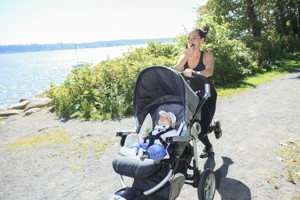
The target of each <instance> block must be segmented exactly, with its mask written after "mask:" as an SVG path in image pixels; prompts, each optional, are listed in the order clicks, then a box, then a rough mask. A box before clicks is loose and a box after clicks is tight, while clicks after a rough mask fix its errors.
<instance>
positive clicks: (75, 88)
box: [45, 42, 178, 120]
mask: <svg viewBox="0 0 300 200" xmlns="http://www.w3.org/2000/svg"><path fill="white" fill-rule="evenodd" d="M177 54H178V51H177V50H176V48H175V46H174V45H172V44H161V43H153V42H149V43H148V46H147V47H146V48H137V49H131V50H129V51H128V52H127V53H124V54H123V57H119V58H116V59H113V60H112V59H107V60H105V61H103V62H101V63H99V64H98V65H96V66H94V67H92V66H90V65H88V64H86V65H85V66H84V67H82V68H75V69H73V70H72V71H71V73H70V74H69V75H68V76H67V78H66V80H65V81H64V82H63V83H62V84H61V85H58V86H55V85H53V84H52V85H51V87H50V89H48V90H47V91H46V92H45V93H46V94H47V95H48V96H49V97H51V98H53V99H54V106H55V110H56V113H57V114H58V115H60V116H62V117H71V118H79V119H88V120H97V119H107V118H113V117H121V116H124V115H130V114H132V113H133V106H132V101H133V92H134V87H135V81H136V79H137V77H138V75H139V73H140V72H141V70H143V69H144V68H146V67H149V66H154V65H159V66H173V65H174V64H175V63H174V61H175V58H174V57H175V56H177Z"/></svg>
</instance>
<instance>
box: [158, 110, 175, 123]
mask: <svg viewBox="0 0 300 200" xmlns="http://www.w3.org/2000/svg"><path fill="white" fill-rule="evenodd" d="M157 123H158V124H159V125H163V126H166V125H172V120H171V117H170V116H169V115H168V114H167V113H163V114H161V115H160V116H159V119H158V122H157Z"/></svg>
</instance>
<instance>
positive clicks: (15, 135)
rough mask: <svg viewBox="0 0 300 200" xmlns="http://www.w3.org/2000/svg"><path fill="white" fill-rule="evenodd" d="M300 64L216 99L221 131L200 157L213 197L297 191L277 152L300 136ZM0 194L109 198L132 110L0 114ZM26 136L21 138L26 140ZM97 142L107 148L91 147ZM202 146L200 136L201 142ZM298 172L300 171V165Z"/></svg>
mask: <svg viewBox="0 0 300 200" xmlns="http://www.w3.org/2000/svg"><path fill="white" fill-rule="evenodd" d="M299 99H300V70H298V71H296V72H294V73H290V74H288V75H286V76H284V77H281V78H276V79H274V80H273V81H271V82H269V83H265V84H263V85H261V86H259V87H257V88H254V89H252V90H250V91H248V92H246V93H243V94H239V95H236V96H233V97H230V98H227V99H221V100H218V103H217V111H216V115H215V117H216V118H218V119H220V120H221V122H222V129H223V136H222V138H220V139H219V140H216V139H215V138H214V135H211V136H210V137H209V138H210V140H211V142H212V144H213V146H214V150H215V156H212V157H209V158H208V159H200V161H199V162H200V166H201V168H206V167H210V168H212V169H214V171H215V175H216V178H217V191H216V195H215V199H216V200H219V199H222V200H250V199H255V200H266V199H272V200H291V199H293V197H294V196H295V195H296V194H298V198H299V194H300V187H299V184H300V183H299V180H298V181H296V184H293V183H291V182H288V181H287V180H286V179H287V175H288V172H287V169H286V167H285V164H284V162H283V161H282V160H281V159H280V158H279V157H278V156H277V152H278V151H280V150H281V149H282V148H283V146H282V145H281V142H283V141H297V142H298V144H299V143H300V131H299V130H300V123H299V122H300V101H299ZM0 123H1V125H0V162H1V164H0V199H2V200H15V199H22V200H32V199H70V200H71V199H78V200H79V199H80V200H82V199H88V200H94V199H98V200H99V199H100V200H102V199H109V197H110V196H111V195H112V194H113V193H114V192H115V191H117V190H118V189H120V188H121V185H120V184H119V181H118V179H117V178H118V176H117V174H116V173H115V172H114V171H113V169H112V165H111V159H112V157H113V156H114V155H115V154H116V153H117V152H118V149H119V138H117V137H115V133H116V131H120V130H132V128H133V127H134V125H135V121H134V118H133V117H129V118H124V119H120V120H107V121H96V122H82V121H78V120H69V121H62V120H60V119H59V118H58V117H57V116H55V115H54V114H53V113H51V112H50V111H49V109H44V110H42V111H40V112H38V113H37V114H34V115H31V116H26V117H22V116H21V115H17V116H11V117H9V118H7V119H4V120H1V121H0ZM57 130H61V131H68V132H69V133H70V134H71V136H70V137H71V138H72V141H71V142H67V143H59V144H56V145H49V144H47V143H42V144H41V145H37V146H35V147H26V146H22V148H19V149H17V150H8V149H7V148H8V147H9V146H10V145H11V144H13V142H14V141H16V140H18V139H24V138H25V139H26V138H27V139H28V138H36V137H38V136H39V135H43V134H45V135H47V134H49V133H53V132H54V131H57ZM23 141H26V140H23ZM102 142H107V144H108V145H109V148H106V149H105V150H104V151H100V150H99V151H98V150H96V149H97V148H95V147H98V146H97V145H99V144H100V143H102ZM198 145H199V151H201V150H202V148H203V146H202V144H200V143H198ZM299 173H300V172H299ZM177 199H179V200H195V199H198V198H197V188H193V187H191V186H189V185H184V187H183V189H182V191H181V193H180V196H179V197H178V198H177Z"/></svg>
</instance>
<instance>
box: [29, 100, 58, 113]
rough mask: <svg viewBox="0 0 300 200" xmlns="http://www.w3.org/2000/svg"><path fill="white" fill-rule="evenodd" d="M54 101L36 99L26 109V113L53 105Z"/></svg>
mask: <svg viewBox="0 0 300 200" xmlns="http://www.w3.org/2000/svg"><path fill="white" fill-rule="evenodd" d="M52 101H53V100H52V99H50V98H47V97H44V98H36V99H33V100H32V101H31V102H30V103H29V104H28V105H27V106H26V107H25V109H24V111H25V112H26V111H27V110H29V109H31V108H42V107H46V106H49V105H51V103H52Z"/></svg>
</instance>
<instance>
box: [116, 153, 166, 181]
mask: <svg viewBox="0 0 300 200" xmlns="http://www.w3.org/2000/svg"><path fill="white" fill-rule="evenodd" d="M112 165H113V168H114V170H115V172H116V173H118V174H120V175H124V176H128V177H132V178H145V177H148V176H150V175H152V174H153V173H154V172H155V171H156V170H157V169H158V168H159V166H160V165H159V164H158V163H157V161H156V160H153V159H148V158H147V159H145V158H140V157H127V156H122V155H117V156H116V157H114V158H113V160H112Z"/></svg>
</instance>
